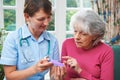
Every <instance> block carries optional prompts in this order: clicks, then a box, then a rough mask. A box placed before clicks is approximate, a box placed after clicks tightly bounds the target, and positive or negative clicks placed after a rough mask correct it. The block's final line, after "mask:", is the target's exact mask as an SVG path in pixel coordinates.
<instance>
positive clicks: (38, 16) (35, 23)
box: [26, 9, 51, 33]
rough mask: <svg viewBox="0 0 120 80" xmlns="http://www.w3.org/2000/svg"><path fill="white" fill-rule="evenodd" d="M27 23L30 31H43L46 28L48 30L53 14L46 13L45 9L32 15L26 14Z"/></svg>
mask: <svg viewBox="0 0 120 80" xmlns="http://www.w3.org/2000/svg"><path fill="white" fill-rule="evenodd" d="M26 17H27V18H26V19H27V21H28V22H27V23H28V27H29V29H30V31H31V32H32V33H34V32H35V33H41V32H43V31H44V30H46V28H47V26H48V24H49V22H50V20H51V14H49V15H48V14H46V13H45V12H44V10H42V9H40V10H39V11H37V12H36V13H35V14H34V15H33V16H32V17H30V16H28V15H27V16H26Z"/></svg>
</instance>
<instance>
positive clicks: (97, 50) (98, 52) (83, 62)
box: [62, 38, 114, 80]
mask: <svg viewBox="0 0 120 80" xmlns="http://www.w3.org/2000/svg"><path fill="white" fill-rule="evenodd" d="M62 56H71V57H73V58H75V59H76V60H77V62H78V64H79V65H80V67H81V68H82V72H81V73H80V74H78V73H77V72H75V71H74V70H73V69H72V68H70V67H68V66H67V75H66V78H65V79H64V80H70V78H84V79H87V80H114V79H113V78H114V71H113V69H114V55H113V50H112V48H111V47H110V46H108V45H107V44H104V43H102V42H100V43H99V44H98V45H97V46H95V47H94V48H92V49H89V50H85V49H82V48H77V47H76V45H75V42H74V39H73V38H70V39H67V40H65V41H64V43H63V45H62Z"/></svg>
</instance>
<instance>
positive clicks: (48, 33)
mask: <svg viewBox="0 0 120 80" xmlns="http://www.w3.org/2000/svg"><path fill="white" fill-rule="evenodd" d="M45 37H46V38H47V39H48V40H50V42H53V43H54V42H57V43H58V40H57V38H56V37H55V36H54V35H53V34H51V33H50V32H48V31H45Z"/></svg>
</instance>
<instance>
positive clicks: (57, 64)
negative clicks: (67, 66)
mask: <svg viewBox="0 0 120 80" xmlns="http://www.w3.org/2000/svg"><path fill="white" fill-rule="evenodd" d="M44 58H47V59H48V61H49V62H52V63H53V65H54V66H59V67H63V66H64V64H63V63H61V62H59V61H57V60H53V59H50V58H49V56H45V57H44Z"/></svg>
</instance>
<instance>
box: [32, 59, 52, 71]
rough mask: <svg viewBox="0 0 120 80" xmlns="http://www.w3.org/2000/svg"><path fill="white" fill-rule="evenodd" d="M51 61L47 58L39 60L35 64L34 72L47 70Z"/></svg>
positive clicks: (50, 65)
mask: <svg viewBox="0 0 120 80" xmlns="http://www.w3.org/2000/svg"><path fill="white" fill-rule="evenodd" d="M52 66H53V63H52V62H49V61H48V59H47V58H45V59H42V60H40V61H39V62H38V63H37V64H36V65H35V66H34V68H35V70H36V73H37V72H43V71H45V70H47V69H48V68H50V67H52Z"/></svg>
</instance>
